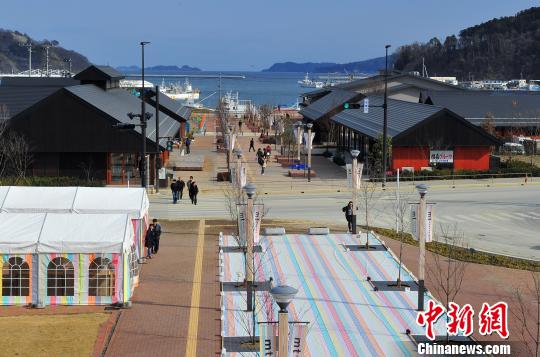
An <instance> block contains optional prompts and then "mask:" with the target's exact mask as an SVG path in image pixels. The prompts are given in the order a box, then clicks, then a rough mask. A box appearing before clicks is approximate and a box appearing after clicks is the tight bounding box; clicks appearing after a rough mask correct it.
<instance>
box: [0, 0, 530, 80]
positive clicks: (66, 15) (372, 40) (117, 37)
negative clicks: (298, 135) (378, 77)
mask: <svg viewBox="0 0 540 357" xmlns="http://www.w3.org/2000/svg"><path fill="white" fill-rule="evenodd" d="M539 5H540V1H530V0H529V1H526V0H511V1H510V0H451V1H450V0H446V1H442V0H421V1H420V0H377V1H369V2H368V1H363V0H326V1H323V0H229V1H225V0H190V1H187V0H153V1H152V0H130V1H126V0H91V1H88V0H85V1H80V0H21V1H9V2H5V3H4V2H3V3H2V11H1V12H0V26H1V27H3V28H6V29H13V30H19V31H21V32H26V33H28V34H29V35H30V36H32V37H34V38H35V39H37V40H41V39H45V38H47V39H50V40H53V39H54V40H58V41H59V42H60V44H61V45H62V46H64V47H66V48H69V49H73V50H76V51H79V52H81V53H83V54H85V55H86V56H87V57H88V58H89V59H90V61H91V62H94V63H96V64H110V65H113V66H117V65H132V64H139V63H140V54H139V53H140V50H139V46H138V43H139V42H140V41H141V40H145V41H151V42H152V44H151V45H149V46H148V48H147V52H146V61H147V64H148V65H157V64H176V65H181V64H188V65H192V66H198V67H200V68H202V69H206V70H260V69H263V68H267V67H268V66H270V65H272V64H273V63H275V62H283V61H295V62H308V61H312V62H340V63H341V62H350V61H356V60H361V59H368V58H372V57H378V56H382V55H384V45H385V44H387V43H388V44H391V45H392V46H393V48H396V47H398V46H400V45H403V44H407V43H411V42H414V41H426V40H429V39H430V38H431V37H433V36H439V37H443V38H444V36H446V35H448V34H453V33H455V34H457V32H458V31H459V30H460V29H462V28H465V27H468V26H471V25H475V24H478V23H480V22H482V21H486V20H489V19H492V18H494V17H500V16H506V15H513V14H515V13H516V12H517V11H520V10H523V9H526V8H529V7H531V6H539ZM141 24H142V25H141Z"/></svg>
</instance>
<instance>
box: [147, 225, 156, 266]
mask: <svg viewBox="0 0 540 357" xmlns="http://www.w3.org/2000/svg"><path fill="white" fill-rule="evenodd" d="M154 237H155V234H154V225H153V224H150V225H149V226H148V230H147V231H146V237H144V246H145V247H146V252H147V253H146V257H147V258H148V259H152V250H153V249H154Z"/></svg>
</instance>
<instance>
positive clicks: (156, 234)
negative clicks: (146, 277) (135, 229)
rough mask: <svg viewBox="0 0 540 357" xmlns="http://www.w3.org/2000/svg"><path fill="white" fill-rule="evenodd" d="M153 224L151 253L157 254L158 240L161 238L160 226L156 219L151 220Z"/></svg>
mask: <svg viewBox="0 0 540 357" xmlns="http://www.w3.org/2000/svg"><path fill="white" fill-rule="evenodd" d="M152 223H153V224H154V250H153V253H154V254H157V252H158V250H159V239H160V238H161V224H159V222H158V220H157V218H154V219H153V220H152Z"/></svg>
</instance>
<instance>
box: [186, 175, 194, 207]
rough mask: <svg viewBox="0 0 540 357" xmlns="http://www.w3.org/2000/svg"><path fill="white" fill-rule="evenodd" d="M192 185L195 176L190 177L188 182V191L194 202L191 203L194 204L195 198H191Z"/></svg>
mask: <svg viewBox="0 0 540 357" xmlns="http://www.w3.org/2000/svg"><path fill="white" fill-rule="evenodd" d="M192 183H193V176H189V180H188V182H187V190H188V195H189V199H190V200H191V201H192V202H191V203H193V198H192V197H191V184H192Z"/></svg>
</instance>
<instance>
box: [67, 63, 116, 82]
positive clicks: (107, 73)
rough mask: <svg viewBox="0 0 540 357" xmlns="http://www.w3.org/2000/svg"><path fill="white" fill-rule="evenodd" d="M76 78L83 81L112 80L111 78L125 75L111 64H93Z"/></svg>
mask: <svg viewBox="0 0 540 357" xmlns="http://www.w3.org/2000/svg"><path fill="white" fill-rule="evenodd" d="M73 78H75V79H79V80H81V81H95V80H111V79H117V80H120V79H124V78H125V76H124V75H123V74H122V73H120V72H118V71H117V70H116V69H114V68H112V67H110V66H96V65H91V66H90V67H87V68H85V69H83V70H82V71H80V72H79V73H77V74H76V75H75V77H73Z"/></svg>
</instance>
